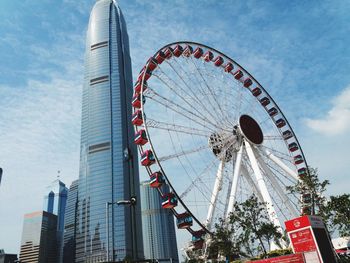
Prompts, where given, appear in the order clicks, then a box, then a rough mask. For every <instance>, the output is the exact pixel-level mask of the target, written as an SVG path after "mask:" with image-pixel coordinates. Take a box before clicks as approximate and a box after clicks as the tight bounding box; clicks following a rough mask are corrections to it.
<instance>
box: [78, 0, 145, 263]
mask: <svg viewBox="0 0 350 263" xmlns="http://www.w3.org/2000/svg"><path fill="white" fill-rule="evenodd" d="M132 92H133V88H132V74H131V59H130V53H129V40H128V34H127V29H126V24H125V20H124V17H123V14H122V12H121V10H120V8H119V6H118V4H117V2H116V1H115V0H98V1H97V2H96V3H95V5H94V7H93V9H92V12H91V15H90V20H89V26H88V31H87V38H86V53H85V77H84V86H83V102H82V128H81V155H80V174H79V190H78V191H79V199H78V213H79V216H78V221H77V233H76V262H93V261H98V260H103V259H105V258H106V255H107V252H108V254H109V258H110V259H111V260H122V259H124V258H142V257H143V245H142V230H141V209H140V205H139V203H138V204H137V205H136V206H135V207H130V206H118V205H111V206H110V209H109V211H110V213H109V215H108V218H109V222H110V223H109V224H108V225H109V229H108V233H109V240H107V232H106V228H107V223H106V214H105V211H106V210H105V209H106V204H107V202H116V201H118V200H129V199H130V197H131V196H137V197H138V196H139V175H138V160H137V151H136V147H135V145H134V144H133V133H134V131H133V127H132V126H131V103H130V102H131V98H132Z"/></svg>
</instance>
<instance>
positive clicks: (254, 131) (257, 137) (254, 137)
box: [238, 114, 264, 145]
mask: <svg viewBox="0 0 350 263" xmlns="http://www.w3.org/2000/svg"><path fill="white" fill-rule="evenodd" d="M238 122H239V129H240V131H241V134H242V135H243V136H244V138H245V139H247V140H248V141H249V142H251V143H253V144H258V145H259V144H262V143H263V141H264V134H263V132H262V130H261V128H260V125H259V124H258V123H257V122H256V120H254V119H253V118H252V117H250V116H249V115H245V114H243V115H241V117H239V121H238Z"/></svg>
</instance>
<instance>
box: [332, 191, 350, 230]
mask: <svg viewBox="0 0 350 263" xmlns="http://www.w3.org/2000/svg"><path fill="white" fill-rule="evenodd" d="M326 211H327V218H328V219H329V223H330V224H331V225H332V226H334V228H336V229H337V230H339V234H340V236H350V195H349V194H343V195H338V196H331V197H330V200H329V202H328V203H327V207H326Z"/></svg>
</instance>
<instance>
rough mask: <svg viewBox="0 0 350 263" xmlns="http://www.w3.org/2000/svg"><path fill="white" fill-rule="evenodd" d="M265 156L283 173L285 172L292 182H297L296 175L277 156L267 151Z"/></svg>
mask: <svg viewBox="0 0 350 263" xmlns="http://www.w3.org/2000/svg"><path fill="white" fill-rule="evenodd" d="M265 155H266V157H267V158H269V159H270V160H271V161H273V162H274V163H275V164H277V165H278V166H279V167H280V168H281V169H282V170H283V171H285V172H286V173H287V174H288V175H289V176H291V178H292V179H293V180H299V178H298V175H297V174H296V173H295V172H294V171H293V170H292V169H290V168H289V167H288V166H287V165H285V164H284V163H283V162H282V161H281V160H280V159H279V158H278V157H277V156H275V155H274V154H273V153H271V152H270V151H269V150H265Z"/></svg>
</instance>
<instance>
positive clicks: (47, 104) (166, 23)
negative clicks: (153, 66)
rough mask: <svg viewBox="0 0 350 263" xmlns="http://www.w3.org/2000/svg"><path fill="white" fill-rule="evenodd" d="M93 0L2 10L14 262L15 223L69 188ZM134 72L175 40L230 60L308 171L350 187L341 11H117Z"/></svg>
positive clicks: (310, 4) (334, 185) (6, 235)
mask: <svg viewBox="0 0 350 263" xmlns="http://www.w3.org/2000/svg"><path fill="white" fill-rule="evenodd" d="M94 2H95V1H94V0H40V1H31V0H21V1H12V0H1V1H0V167H2V168H3V169H4V174H3V178H2V182H1V185H0V248H4V249H5V251H6V252H7V253H18V252H19V247H20V239H21V232H22V224H23V215H24V214H25V213H28V212H32V211H36V210H40V209H42V204H43V196H44V194H45V188H46V187H47V186H48V185H49V184H50V182H52V181H53V180H55V179H56V177H57V174H58V171H60V179H61V180H62V181H63V182H65V183H66V185H67V186H69V185H70V183H71V182H72V181H73V180H75V179H77V178H78V171H79V147H80V145H79V141H80V122H81V120H80V117H81V91H82V83H83V62H84V61H83V58H84V50H85V34H86V29H87V24H88V19H89V13H90V10H91V8H92V6H93V4H94ZM119 3H120V6H121V8H122V10H123V13H124V16H125V19H126V22H127V27H128V32H129V39H130V48H131V56H132V63H133V72H134V75H135V76H136V73H137V72H138V71H139V70H140V69H141V68H142V66H143V64H144V63H145V62H146V61H147V59H148V58H149V57H150V56H151V55H153V54H154V53H155V52H156V51H157V50H158V49H159V48H161V47H162V46H164V45H166V44H168V43H171V42H175V41H180V40H189V41H195V42H199V43H203V44H206V45H209V46H211V47H213V48H216V49H217V50H220V51H222V52H223V53H225V54H227V55H228V56H229V57H231V58H233V59H234V60H235V61H237V62H238V63H239V64H241V65H242V66H243V67H244V68H245V69H246V70H248V71H249V72H250V73H251V74H252V75H253V76H254V77H255V78H256V79H257V80H258V81H259V82H260V83H261V84H262V85H263V86H264V87H265V89H266V90H267V91H268V92H269V94H270V95H271V96H272V97H273V98H274V100H275V101H276V102H277V104H278V105H279V107H280V108H281V109H282V111H283V112H284V114H285V116H286V117H287V119H288V121H289V122H290V124H291V126H292V127H293V129H294V131H295V133H296V135H297V136H298V139H299V141H300V143H301V145H302V147H303V151H304V153H305V156H306V158H307V161H308V163H309V164H310V165H311V166H312V167H317V168H318V169H319V176H320V178H321V180H324V179H328V180H330V182H331V185H330V186H329V188H328V194H332V195H336V194H342V193H349V186H350V174H349V168H350V157H349V153H348V149H349V145H350V137H349V136H348V133H349V132H350V74H349V71H350V49H349V43H350V27H349V24H350V16H349V15H348V14H349V12H350V2H349V1H342V0H331V1H326V0H324V1H322V0H321V1H312V0H309V1H301V0H299V1H282V0H280V1H278V0H275V1H272V0H270V1H259V0H256V1H255V0H247V1H239V0H220V1H214V0H201V1H199V0H177V1H171V0H153V1H144V0H120V1H119Z"/></svg>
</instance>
